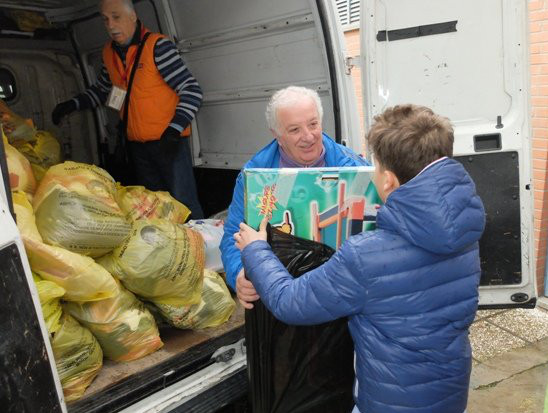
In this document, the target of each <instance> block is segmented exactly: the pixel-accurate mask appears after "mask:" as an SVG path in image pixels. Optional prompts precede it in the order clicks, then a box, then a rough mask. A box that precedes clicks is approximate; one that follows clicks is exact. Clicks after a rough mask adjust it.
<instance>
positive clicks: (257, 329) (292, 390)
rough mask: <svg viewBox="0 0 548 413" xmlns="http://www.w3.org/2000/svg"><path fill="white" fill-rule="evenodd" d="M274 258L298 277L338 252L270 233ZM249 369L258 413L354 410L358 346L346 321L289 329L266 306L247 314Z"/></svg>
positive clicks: (252, 399) (253, 403) (259, 304)
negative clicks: (354, 362) (355, 356)
mask: <svg viewBox="0 0 548 413" xmlns="http://www.w3.org/2000/svg"><path fill="white" fill-rule="evenodd" d="M268 242H269V244H270V245H271V247H272V250H273V252H274V253H275V254H276V256H277V257H278V258H279V259H280V261H281V262H282V264H284V265H285V267H286V268H287V270H288V271H289V273H290V274H291V275H293V276H294V277H299V276H300V275H302V274H304V273H306V272H308V271H310V270H312V269H314V268H316V267H319V266H320V265H321V264H323V263H324V262H326V261H327V260H328V259H329V258H330V257H331V255H333V253H334V252H335V251H334V250H333V249H332V248H330V247H328V246H326V245H324V244H320V243H317V242H314V241H309V240H305V239H302V238H297V237H294V236H292V235H288V234H286V233H284V232H281V231H279V230H277V229H275V228H272V227H270V226H269V228H268ZM245 329H246V332H245V336H246V344H247V368H248V375H249V389H250V392H249V394H250V402H251V406H252V411H253V413H288V412H291V413H304V412H306V413H313V412H318V413H325V412H330V413H338V412H341V413H343V412H344V413H348V412H350V411H351V410H352V408H353V406H354V401H353V398H352V386H353V381H354V368H353V354H354V353H353V352H354V345H353V343H352V339H351V337H350V333H349V331H348V322H347V319H346V318H344V319H339V320H335V321H332V322H329V323H325V324H320V325H316V326H289V325H287V324H284V323H282V322H281V321H279V320H277V319H276V318H274V316H273V315H272V314H271V313H270V312H269V311H268V310H267V309H266V307H265V306H264V305H263V303H262V302H261V301H257V302H255V303H254V308H253V309H252V310H246V312H245Z"/></svg>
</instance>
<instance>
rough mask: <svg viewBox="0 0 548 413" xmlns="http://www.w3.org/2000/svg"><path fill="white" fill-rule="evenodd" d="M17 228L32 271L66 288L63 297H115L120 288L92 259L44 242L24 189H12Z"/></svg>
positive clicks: (81, 299) (78, 299) (76, 299)
mask: <svg viewBox="0 0 548 413" xmlns="http://www.w3.org/2000/svg"><path fill="white" fill-rule="evenodd" d="M12 198H13V207H14V210H15V214H16V217H17V227H18V228H19V232H20V233H21V237H22V238H23V242H24V244H25V250H26V251H27V255H28V258H29V263H30V266H31V268H32V270H33V271H35V272H36V273H37V274H38V275H40V277H42V278H44V279H46V280H49V281H52V282H54V283H56V284H57V285H59V286H61V287H62V288H63V289H64V290H65V295H64V296H63V299H65V300H72V301H93V300H102V299H105V298H109V297H113V296H114V295H116V294H117V292H118V288H117V285H116V281H115V280H114V278H112V276H111V275H110V274H109V273H108V272H107V271H106V270H105V269H104V268H103V267H101V266H100V265H99V264H97V263H96V262H95V261H93V259H91V258H89V257H86V256H83V255H80V254H76V253H73V252H70V251H68V250H65V249H63V248H60V247H54V246H51V245H46V244H45V243H44V242H43V241H42V237H41V236H40V234H39V232H38V229H37V228H36V222H35V219H34V215H33V211H32V206H31V204H30V202H29V200H28V199H27V196H26V195H25V194H24V193H23V192H13V193H12Z"/></svg>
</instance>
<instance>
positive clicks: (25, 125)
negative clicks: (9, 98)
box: [0, 99, 36, 142]
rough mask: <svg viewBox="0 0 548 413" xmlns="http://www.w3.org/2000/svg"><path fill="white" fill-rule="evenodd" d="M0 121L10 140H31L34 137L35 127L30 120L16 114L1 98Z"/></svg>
mask: <svg viewBox="0 0 548 413" xmlns="http://www.w3.org/2000/svg"><path fill="white" fill-rule="evenodd" d="M0 122H1V123H2V126H3V128H4V132H5V133H6V136H7V137H8V139H9V140H10V142H11V141H12V140H21V139H22V140H25V141H32V140H33V139H34V134H35V133H36V129H35V128H34V126H33V124H32V121H30V120H27V119H24V118H22V117H21V116H19V115H17V114H16V113H15V112H13V111H12V110H11V109H10V108H9V107H8V105H6V102H4V101H3V100H2V99H0Z"/></svg>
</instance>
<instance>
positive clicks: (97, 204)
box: [33, 161, 130, 257]
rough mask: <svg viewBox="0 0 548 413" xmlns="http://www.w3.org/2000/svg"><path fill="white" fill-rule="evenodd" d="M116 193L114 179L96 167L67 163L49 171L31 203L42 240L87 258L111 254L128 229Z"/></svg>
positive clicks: (53, 167) (55, 166) (127, 232)
mask: <svg viewBox="0 0 548 413" xmlns="http://www.w3.org/2000/svg"><path fill="white" fill-rule="evenodd" d="M115 192H116V186H115V182H114V179H112V177H111V176H110V175H109V174H108V173H107V172H106V171H105V170H103V169H101V168H99V167H97V166H95V165H88V164H83V163H77V162H72V161H67V162H64V163H62V164H59V165H54V166H52V167H51V168H49V169H48V171H47V172H46V175H45V176H44V178H43V179H42V181H41V182H40V185H39V187H38V190H37V191H36V194H35V197H34V200H33V205H34V211H35V214H36V225H37V226H38V230H39V231H40V234H41V235H42V237H43V239H44V241H45V242H46V243H48V244H50V245H55V246H60V247H64V248H66V249H68V250H70V251H73V252H77V253H80V254H84V255H88V256H90V257H100V256H101V255H104V254H106V253H108V252H110V251H112V250H113V249H114V248H115V247H117V246H118V245H120V244H121V243H122V241H123V240H124V238H126V237H127V235H128V234H129V230H130V224H129V223H128V221H127V220H126V218H125V217H124V214H123V213H122V211H121V209H120V207H119V206H118V204H117V203H116V200H115V198H114V194H115Z"/></svg>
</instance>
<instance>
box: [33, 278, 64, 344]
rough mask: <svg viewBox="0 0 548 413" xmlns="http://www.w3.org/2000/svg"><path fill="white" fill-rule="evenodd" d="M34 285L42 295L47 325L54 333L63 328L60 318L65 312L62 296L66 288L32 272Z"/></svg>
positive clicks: (51, 332)
mask: <svg viewBox="0 0 548 413" xmlns="http://www.w3.org/2000/svg"><path fill="white" fill-rule="evenodd" d="M32 278H33V280H34V285H36V289H37V290H38V297H40V306H41V307H42V315H43V316H44V321H45V322H46V327H47V329H48V332H49V333H50V334H53V333H55V332H57V330H59V328H61V324H59V320H60V319H61V315H62V314H63V308H62V307H61V300H60V298H61V297H62V296H63V295H64V294H65V290H64V289H63V288H62V287H59V286H58V285H57V284H55V283H54V282H51V281H47V280H43V279H42V278H40V276H39V275H37V274H35V273H32Z"/></svg>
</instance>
